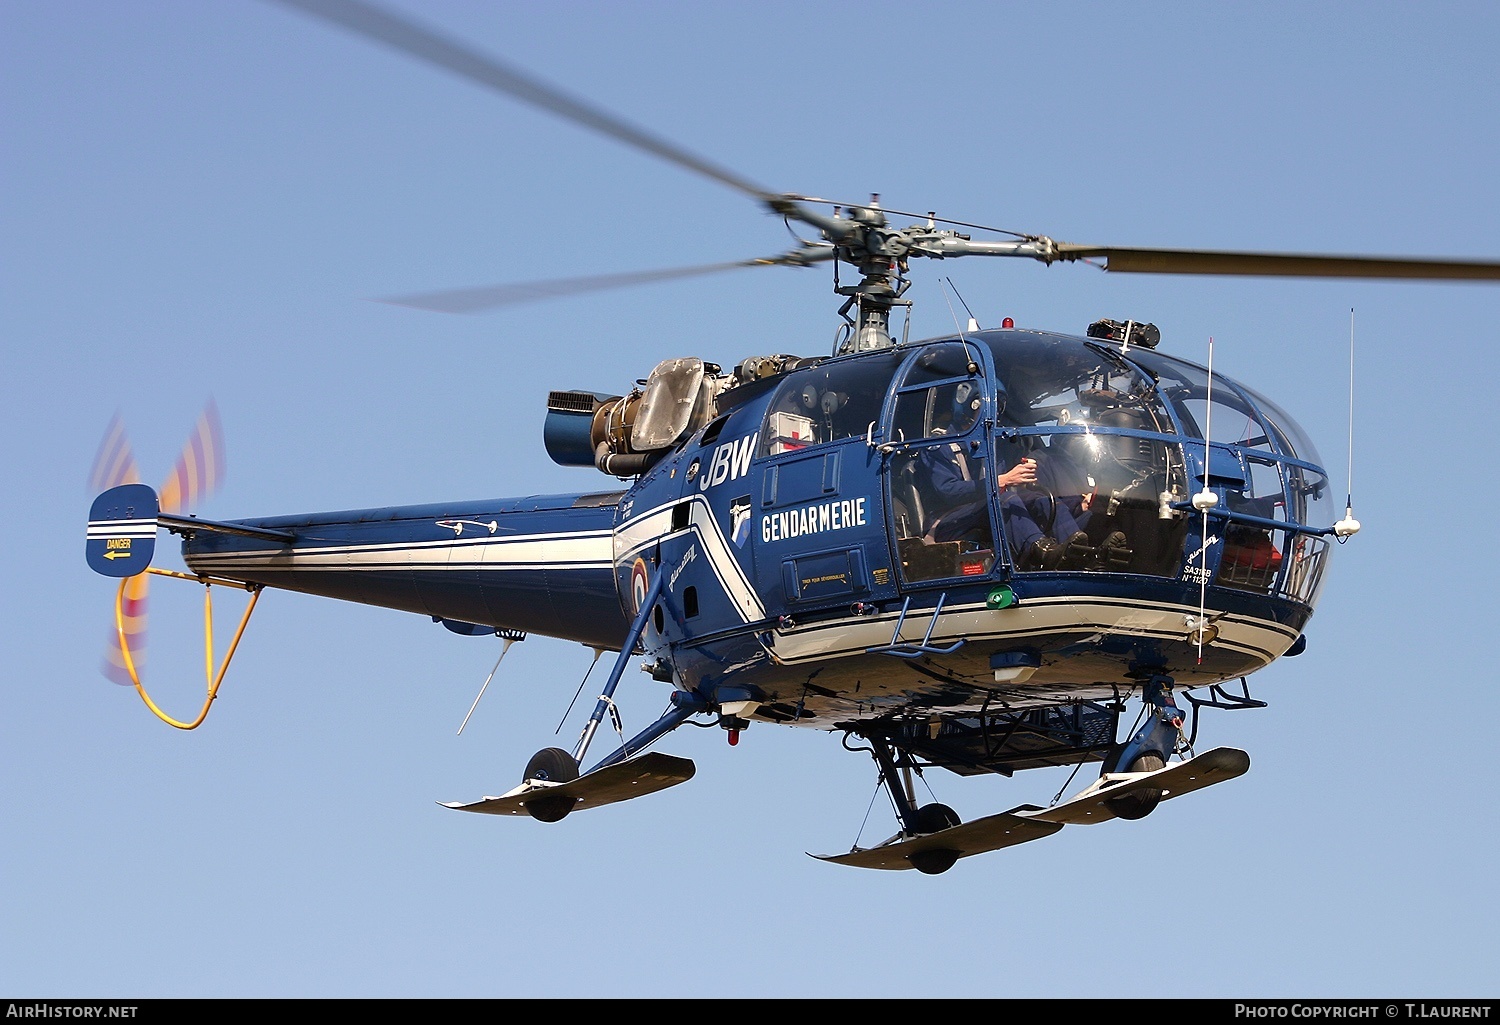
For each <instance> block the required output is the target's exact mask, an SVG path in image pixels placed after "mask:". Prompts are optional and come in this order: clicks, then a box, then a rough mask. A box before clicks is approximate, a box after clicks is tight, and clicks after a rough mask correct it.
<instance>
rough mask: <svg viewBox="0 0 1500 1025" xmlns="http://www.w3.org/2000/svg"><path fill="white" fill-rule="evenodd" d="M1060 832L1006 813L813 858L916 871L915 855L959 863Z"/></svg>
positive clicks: (1049, 824) (1058, 826)
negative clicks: (944, 857) (947, 857)
mask: <svg viewBox="0 0 1500 1025" xmlns="http://www.w3.org/2000/svg"><path fill="white" fill-rule="evenodd" d="M1061 828H1062V824H1061V823H1056V822H1047V821H1044V820H1041V819H1038V818H1034V817H1025V816H1021V815H1016V814H1014V813H1012V812H1008V811H1007V812H1001V813H1000V814H999V815H990V816H988V817H986V818H982V819H975V820H974V821H973V822H965V823H964V824H963V825H961V826H953V827H952V828H950V829H944V830H941V831H939V832H937V833H929V834H927V835H926V836H919V837H916V838H914V839H909V840H903V839H901V837H900V836H899V834H898V835H897V836H895V837H892V838H891V839H890V840H888V841H886V842H885V843H883V844H881V845H880V846H878V847H869V848H855V849H854V850H852V851H850V852H849V853H848V854H814V855H812V857H814V858H817V859H818V860H819V861H829V862H832V863H833V864H835V865H853V866H854V867H856V868H886V869H905V868H917V867H918V866H917V865H915V864H913V863H912V860H911V857H912V855H914V854H915V855H921V854H938V853H939V852H947V853H949V854H950V855H952V856H953V857H954V860H957V858H967V857H969V856H970V855H972V854H983V853H985V852H986V851H998V850H1000V849H1001V848H1003V847H1012V846H1014V845H1016V844H1018V843H1025V842H1026V841H1028V840H1040V839H1041V838H1042V837H1044V836H1050V835H1052V834H1053V833H1055V832H1057V831H1058V830H1059V829H1061ZM918 860H919V861H920V860H921V859H920V858H919V859H918Z"/></svg>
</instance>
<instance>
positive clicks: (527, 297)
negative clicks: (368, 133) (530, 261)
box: [375, 248, 833, 313]
mask: <svg viewBox="0 0 1500 1025" xmlns="http://www.w3.org/2000/svg"><path fill="white" fill-rule="evenodd" d="M832 258H833V249H832V248H828V249H816V250H812V251H810V252H807V253H806V254H804V253H802V252H792V253H788V254H785V255H783V256H768V257H760V258H757V259H753V260H735V261H733V262H732V263H708V264H701V265H699V266H696V267H668V268H663V269H660V270H646V271H625V272H623V273H619V274H596V275H593V276H590V277H579V278H553V279H551V280H547V281H528V282H520V283H516V284H508V285H481V286H479V287H476V288H452V289H446V290H444V291H440V292H420V293H415V294H412V295H397V296H391V297H389V298H385V299H376V300H375V302H382V303H390V304H391V305H392V306H410V307H412V308H413V309H418V310H434V311H436V312H438V313H479V312H482V311H484V310H492V309H495V308H497V307H500V306H514V305H517V304H519V303H527V302H538V301H540V300H542V299H555V298H558V297H560V296H564V295H580V294H583V293H585V292H604V291H608V290H609V289H613V288H628V287H630V286H632V285H646V284H652V283H654V282H657V281H672V280H674V279H677V278H692V277H699V276H701V275H705V274H719V273H722V272H724V271H730V270H740V269H742V268H745V267H775V266H787V267H805V266H807V265H808V264H810V263H814V262H816V261H819V260H829V259H832Z"/></svg>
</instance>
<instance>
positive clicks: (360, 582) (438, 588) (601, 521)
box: [172, 495, 630, 649]
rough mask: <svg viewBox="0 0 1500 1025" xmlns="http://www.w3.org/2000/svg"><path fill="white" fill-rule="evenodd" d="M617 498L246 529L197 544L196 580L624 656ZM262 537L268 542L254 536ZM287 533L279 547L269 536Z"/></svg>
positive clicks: (190, 544) (337, 517)
mask: <svg viewBox="0 0 1500 1025" xmlns="http://www.w3.org/2000/svg"><path fill="white" fill-rule="evenodd" d="M606 497H612V496H590V495H561V496H547V497H542V498H527V499H510V500H499V501H491V502H469V503H456V504H451V505H423V506H401V507H394V508H382V509H358V510H349V511H344V512H334V513H322V514H312V515H306V516H278V517H273V518H266V519H253V520H252V519H247V520H239V521H234V522H233V523H230V524H216V525H215V527H237V528H241V529H240V530H239V531H238V532H236V533H231V532H228V531H225V530H222V529H215V527H208V528H206V529H202V530H193V529H192V525H193V522H194V521H188V523H185V524H174V525H172V529H174V530H178V531H179V532H183V533H185V534H186V539H185V540H184V542H183V558H184V560H185V561H186V562H187V565H188V567H189V568H190V569H191V570H192V571H193V572H195V573H200V574H211V575H213V576H216V577H222V578H226V579H230V580H238V581H244V582H246V583H254V584H261V585H264V586H267V587H275V588H282V589H286V590H292V591H300V592H303V593H306V594H315V595H320V596H323V597H329V598H336V599H340V600H344V601H353V602H360V603H363V604H368V605H376V606H381V607H384V608H392V609H399V610H403V611H406V612H414V613H419V614H423V615H428V616H432V617H433V618H435V619H442V620H448V621H456V622H460V623H473V624H477V625H480V626H488V627H493V628H495V629H497V630H501V629H504V630H520V631H524V632H526V633H534V634H541V635H544V636H551V637H560V638H564V639H568V640H575V641H578V642H580V643H583V644H588V645H590V646H593V647H599V648H609V649H618V647H619V646H620V644H621V643H623V640H624V638H625V636H626V633H627V632H628V630H629V626H630V624H629V622H628V619H627V617H626V615H625V613H624V610H623V609H622V607H621V602H620V597H619V592H618V588H617V586H616V578H615V571H614V563H613V548H612V542H611V538H612V534H613V529H614V519H615V506H614V504H613V502H608V503H606V502H604V501H601V499H603V498H606ZM254 534H259V535H261V536H247V535H254ZM275 535H284V536H286V537H288V538H290V540H288V541H285V542H277V541H272V540H267V537H269V536H275Z"/></svg>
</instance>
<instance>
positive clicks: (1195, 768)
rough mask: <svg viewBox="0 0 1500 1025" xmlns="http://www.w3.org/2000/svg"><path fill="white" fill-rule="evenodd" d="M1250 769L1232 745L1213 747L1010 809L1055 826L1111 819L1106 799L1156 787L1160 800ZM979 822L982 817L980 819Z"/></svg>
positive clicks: (1247, 759)
mask: <svg viewBox="0 0 1500 1025" xmlns="http://www.w3.org/2000/svg"><path fill="white" fill-rule="evenodd" d="M1249 768H1250V756H1249V755H1248V754H1246V753H1245V752H1244V751H1241V750H1239V749H1238V748H1233V747H1216V748H1214V749H1213V750H1212V751H1205V752H1203V754H1201V755H1198V756H1197V757H1195V758H1189V759H1187V760H1186V761H1181V762H1171V763H1170V764H1168V765H1166V766H1163V767H1162V768H1160V769H1157V770H1155V771H1154V772H1110V773H1105V774H1104V775H1103V776H1100V777H1099V779H1098V780H1097V781H1096V782H1094V783H1093V784H1092V785H1090V786H1089V787H1088V788H1087V789H1085V790H1083V791H1081V792H1080V793H1078V794H1077V795H1076V796H1074V797H1071V798H1069V799H1068V800H1066V801H1064V802H1063V803H1062V804H1057V805H1053V806H1052V807H1051V808H1038V807H1036V806H1035V805H1022V806H1021V807H1019V808H1013V809H1011V810H1012V812H1013V813H1014V814H1016V815H1019V816H1022V817H1024V818H1028V819H1033V820H1037V821H1040V822H1055V823H1057V824H1058V825H1059V826H1064V825H1067V826H1078V825H1087V824H1089V823H1093V822H1107V821H1109V820H1110V819H1112V818H1115V813H1114V810H1113V809H1112V808H1111V807H1110V806H1109V802H1110V801H1113V800H1117V799H1118V798H1121V797H1124V796H1126V795H1127V794H1131V793H1136V792H1138V791H1142V790H1160V791H1162V795H1161V799H1162V800H1163V801H1165V800H1167V799H1169V798H1173V797H1181V796H1182V795H1183V794H1190V793H1192V792H1193V791H1194V790H1202V789H1203V788H1204V787H1207V786H1212V785H1213V784H1215V783H1222V782H1224V781H1225V780H1227V779H1234V778H1235V777H1236V776H1243V775H1244V774H1245V772H1246V771H1248V770H1249ZM981 821H983V820H981Z"/></svg>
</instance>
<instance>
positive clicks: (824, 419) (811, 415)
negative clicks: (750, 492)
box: [761, 351, 903, 455]
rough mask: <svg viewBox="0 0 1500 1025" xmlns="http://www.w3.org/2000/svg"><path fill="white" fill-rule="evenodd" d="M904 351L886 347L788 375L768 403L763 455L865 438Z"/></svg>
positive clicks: (763, 435) (762, 441)
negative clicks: (886, 349)
mask: <svg viewBox="0 0 1500 1025" xmlns="http://www.w3.org/2000/svg"><path fill="white" fill-rule="evenodd" d="M902 355H903V354H900V353H896V352H885V351H882V352H878V353H873V354H870V355H863V356H858V357H855V358H853V359H848V360H836V361H832V362H829V363H826V364H822V365H820V366H816V367H810V368H808V369H806V370H799V371H796V372H795V373H792V374H788V375H787V378H786V380H785V381H783V382H782V384H781V385H780V387H778V388H777V389H776V394H775V395H774V396H773V397H772V399H771V404H770V406H769V407H768V410H767V413H766V425H765V429H764V430H763V431H762V432H761V455H774V454H776V453H778V452H790V451H793V450H795V449H800V448H807V447H809V446H811V445H824V444H827V443H829V442H832V441H840V440H842V439H844V438H852V437H856V436H858V437H864V435H865V433H866V432H867V431H868V430H869V429H870V425H871V424H872V423H874V422H876V421H878V420H879V419H880V410H881V407H882V406H883V405H884V404H885V395H886V391H887V390H888V389H889V388H890V383H891V378H892V377H894V376H895V373H896V368H897V367H898V366H899V365H900V359H901V356H902Z"/></svg>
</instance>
